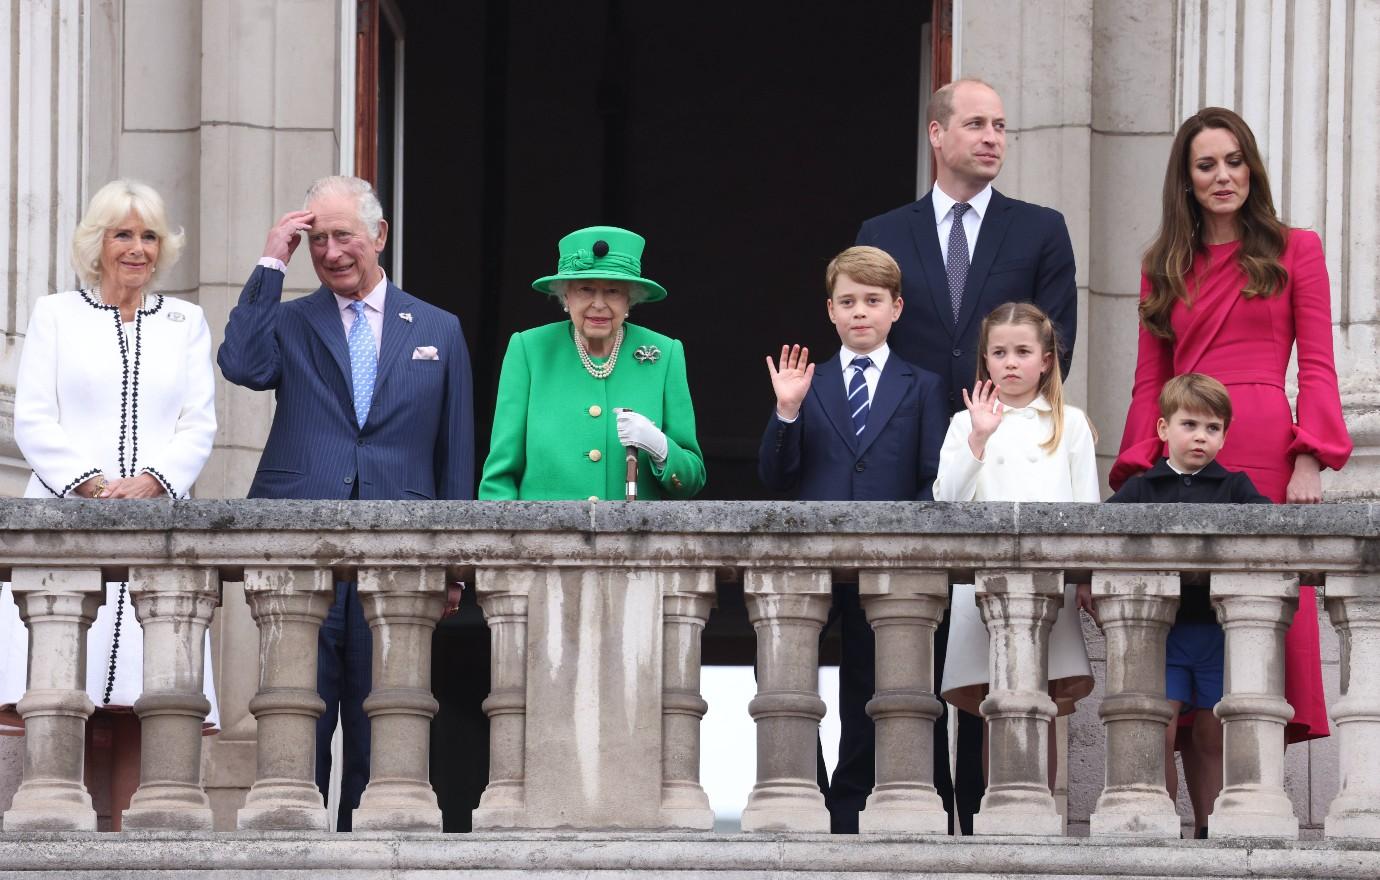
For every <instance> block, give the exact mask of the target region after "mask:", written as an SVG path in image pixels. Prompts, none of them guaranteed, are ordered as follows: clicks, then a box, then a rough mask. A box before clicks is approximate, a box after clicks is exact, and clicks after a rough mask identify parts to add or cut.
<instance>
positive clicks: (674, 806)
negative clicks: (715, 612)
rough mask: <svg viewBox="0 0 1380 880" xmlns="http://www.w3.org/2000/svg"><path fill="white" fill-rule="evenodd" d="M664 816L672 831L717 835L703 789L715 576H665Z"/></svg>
mask: <svg viewBox="0 0 1380 880" xmlns="http://www.w3.org/2000/svg"><path fill="white" fill-rule="evenodd" d="M660 580H661V588H662V594H661V609H662V611H661V614H662V618H661V619H662V631H663V636H662V643H661V645H662V647H661V650H662V654H661V658H662V660H661V676H662V691H661V718H662V720H661V815H662V820H663V822H664V823H665V824H666V825H667V826H668V827H671V828H690V829H694V830H698V831H711V830H713V828H714V811H713V810H712V809H711V808H710V806H709V796H708V795H706V794H705V793H704V788H703V787H702V786H701V785H700V721H701V719H703V718H704V713H705V711H706V710H707V709H708V708H709V706H708V704H707V703H706V702H705V701H704V698H703V697H702V696H700V636H701V635H702V634H703V633H704V625H705V622H706V621H707V620H708V619H709V610H710V609H711V608H713V607H714V595H715V593H714V572H713V571H711V570H708V569H697V570H692V571H683V572H682V571H667V572H662V573H661V574H660Z"/></svg>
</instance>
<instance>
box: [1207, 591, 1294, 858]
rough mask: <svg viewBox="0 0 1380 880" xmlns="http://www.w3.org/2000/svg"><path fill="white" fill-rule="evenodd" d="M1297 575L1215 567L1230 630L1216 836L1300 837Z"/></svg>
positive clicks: (1220, 611)
mask: <svg viewBox="0 0 1380 880" xmlns="http://www.w3.org/2000/svg"><path fill="white" fill-rule="evenodd" d="M1298 586H1299V582H1298V577H1297V575H1290V574H1287V573H1256V572H1214V573H1213V575H1212V603H1213V605H1214V606H1216V608H1217V618H1218V620H1220V621H1221V623H1222V629H1223V630H1224V631H1225V632H1226V667H1225V674H1224V676H1223V686H1224V694H1223V696H1222V700H1221V702H1219V703H1218V704H1217V708H1216V709H1215V710H1214V712H1215V714H1216V715H1217V717H1218V718H1220V719H1222V765H1223V766H1222V792H1221V794H1219V795H1218V796H1217V801H1216V803H1215V805H1214V807H1213V811H1212V815H1211V816H1209V817H1208V834H1209V835H1210V836H1211V837H1214V838H1216V837H1283V838H1297V837H1298V834H1299V820H1298V817H1297V816H1296V815H1295V813H1294V807H1293V804H1292V802H1291V801H1290V799H1289V796H1288V795H1287V794H1286V793H1285V791H1284V724H1285V723H1286V722H1287V721H1288V720H1289V718H1290V717H1292V716H1293V714H1294V712H1293V709H1292V708H1290V706H1289V704H1288V703H1287V702H1286V701H1285V699H1284V631H1285V630H1286V629H1287V628H1288V625H1289V621H1290V620H1292V619H1293V615H1294V610H1295V609H1296V608H1297V607H1298Z"/></svg>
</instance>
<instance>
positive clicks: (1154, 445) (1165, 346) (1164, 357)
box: [1107, 275, 1174, 490]
mask: <svg viewBox="0 0 1380 880" xmlns="http://www.w3.org/2000/svg"><path fill="white" fill-rule="evenodd" d="M1149 295H1150V279H1149V278H1147V277H1145V276H1144V275H1142V276H1141V278H1140V298H1141V299H1142V300H1144V299H1145V298H1146V297H1147V296H1149ZM1172 378H1174V349H1173V345H1172V344H1171V343H1170V341H1169V340H1167V339H1161V338H1160V337H1158V336H1155V335H1154V334H1153V333H1151V332H1150V331H1149V330H1146V329H1145V326H1144V325H1141V327H1140V344H1139V347H1138V349H1137V351H1136V379H1135V384H1134V385H1132V387H1131V407H1130V409H1128V410H1127V411H1126V427H1125V428H1123V429H1122V431H1121V451H1120V452H1119V453H1117V457H1116V462H1115V463H1113V464H1112V472H1111V475H1110V476H1109V478H1108V480H1107V482H1108V483H1110V484H1111V486H1112V489H1113V490H1115V489H1120V488H1121V484H1122V483H1124V482H1126V478H1127V477H1129V476H1131V475H1133V474H1138V473H1140V472H1142V471H1148V470H1150V468H1151V467H1153V466H1154V464H1155V462H1156V461H1157V460H1158V459H1159V457H1160V452H1161V450H1162V449H1163V448H1164V443H1163V442H1162V441H1161V440H1160V437H1159V434H1157V433H1156V432H1155V422H1156V420H1157V419H1159V417H1160V405H1159V397H1160V389H1161V388H1163V387H1164V383H1165V382H1168V381H1169V380H1170V379H1172Z"/></svg>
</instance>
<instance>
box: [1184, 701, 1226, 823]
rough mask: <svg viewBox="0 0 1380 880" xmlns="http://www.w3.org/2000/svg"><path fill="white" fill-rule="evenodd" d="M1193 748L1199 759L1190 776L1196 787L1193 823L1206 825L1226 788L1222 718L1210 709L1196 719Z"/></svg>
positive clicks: (1192, 787) (1193, 786)
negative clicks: (1218, 797) (1223, 772)
mask: <svg viewBox="0 0 1380 880" xmlns="http://www.w3.org/2000/svg"><path fill="white" fill-rule="evenodd" d="M1193 752H1194V755H1195V756H1196V758H1197V761H1196V766H1195V767H1194V772H1193V775H1192V776H1190V777H1189V780H1188V782H1189V787H1190V789H1196V791H1190V796H1191V797H1192V800H1193V824H1194V825H1195V826H1196V827H1198V828H1206V827H1207V824H1208V816H1210V815H1212V808H1213V806H1214V805H1215V804H1216V803H1217V795H1219V794H1221V792H1222V721H1221V719H1220V718H1218V717H1217V716H1216V715H1214V714H1213V713H1212V712H1209V711H1207V710H1206V709H1205V710H1202V711H1200V712H1198V715H1197V717H1196V718H1195V719H1194V720H1193Z"/></svg>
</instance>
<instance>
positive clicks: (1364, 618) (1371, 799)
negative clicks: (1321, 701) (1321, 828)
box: [1326, 574, 1380, 838]
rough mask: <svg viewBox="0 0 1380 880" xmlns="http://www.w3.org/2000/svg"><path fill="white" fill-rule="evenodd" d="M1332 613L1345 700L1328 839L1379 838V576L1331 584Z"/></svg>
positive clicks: (1335, 715)
mask: <svg viewBox="0 0 1380 880" xmlns="http://www.w3.org/2000/svg"><path fill="white" fill-rule="evenodd" d="M1327 611H1328V614H1329V615H1330V616H1331V619H1332V625H1333V626H1335V627H1336V628H1337V630H1338V632H1339V634H1340V635H1341V643H1342V669H1341V672H1342V678H1341V689H1342V697H1341V699H1339V700H1337V701H1335V702H1334V703H1332V720H1333V723H1334V724H1335V725H1336V727H1337V729H1336V738H1337V739H1338V740H1339V746H1340V752H1341V774H1340V775H1341V791H1340V792H1338V794H1337V797H1336V798H1335V799H1334V800H1333V801H1332V805H1331V807H1329V808H1328V811H1327V821H1326V833H1327V836H1328V837H1365V838H1380V765H1377V763H1376V761H1375V755H1376V753H1377V751H1380V676H1377V675H1376V674H1375V670H1376V669H1377V668H1380V576H1376V575H1374V574H1363V575H1342V576H1335V577H1329V578H1328V584H1327Z"/></svg>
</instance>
